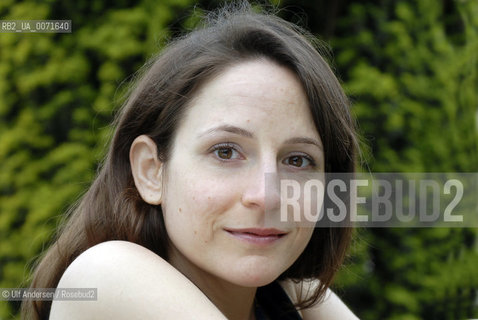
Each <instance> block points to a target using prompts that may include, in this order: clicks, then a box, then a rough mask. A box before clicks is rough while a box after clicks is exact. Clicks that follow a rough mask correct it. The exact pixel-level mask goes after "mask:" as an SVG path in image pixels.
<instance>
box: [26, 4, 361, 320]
mask: <svg viewBox="0 0 478 320" xmlns="http://www.w3.org/2000/svg"><path fill="white" fill-rule="evenodd" d="M311 39H312V37H311V36H309V35H307V34H306V33H305V32H304V31H303V30H301V29H300V28H299V27H297V26H295V25H293V24H291V23H288V22H286V21H284V20H282V19H280V18H278V17H276V16H274V15H269V14H263V13H255V12H253V11H252V9H251V8H250V6H249V5H247V4H240V5H236V6H234V8H232V9H231V8H226V9H222V10H220V11H218V12H216V13H214V14H210V15H209V16H208V17H207V18H206V19H205V25H204V26H202V27H201V28H198V29H197V30H195V31H193V32H191V33H189V34H188V35H186V36H184V37H182V38H180V39H177V40H175V41H173V42H171V43H170V44H169V46H168V47H167V48H166V49H164V50H163V51H162V52H161V54H159V55H158V56H157V57H156V58H155V59H153V60H152V61H151V62H150V63H149V64H148V65H147V67H146V69H145V70H146V71H145V73H144V75H143V76H142V77H141V79H140V80H139V81H138V82H137V84H136V85H135V87H134V88H133V89H132V91H131V92H130V94H129V97H128V99H127V101H126V102H125V104H124V105H123V107H122V109H121V112H120V113H119V115H118V118H117V120H116V131H115V133H114V136H113V139H112V142H111V145H110V148H109V152H108V154H107V157H106V159H105V160H104V163H103V165H102V167H101V169H100V171H99V173H98V176H97V177H96V179H95V181H94V182H93V184H92V186H91V187H90V188H89V190H88V191H87V192H86V194H85V195H84V196H83V198H82V199H81V201H79V203H78V204H77V205H76V206H75V207H74V208H72V209H71V211H70V212H71V215H70V217H69V218H68V220H67V222H66V223H65V225H64V226H63V228H62V229H61V231H59V232H58V236H57V238H56V241H55V242H54V243H53V244H52V245H51V247H50V248H49V249H48V250H47V251H46V253H45V255H44V256H43V258H42V259H41V261H40V262H39V264H38V265H37V267H36V270H35V272H34V274H33V281H32V284H31V287H36V288H53V287H56V286H57V285H58V282H59V280H60V278H61V276H62V274H63V273H64V271H65V269H66V268H67V267H68V266H69V265H70V263H71V262H72V261H73V260H74V259H75V258H76V257H77V256H78V255H80V254H81V253H82V252H84V251H85V250H87V249H88V248H90V247H92V246H94V245H96V244H98V243H100V242H104V241H108V240H126V241H131V242H135V243H138V244H140V245H142V246H144V247H146V248H148V249H150V250H152V251H153V252H155V253H156V254H158V255H160V256H161V257H163V258H164V259H166V260H167V259H168V257H167V251H168V235H167V233H166V230H165V227H164V222H163V216H162V211H161V206H154V205H149V204H147V203H146V202H144V201H143V200H142V199H141V197H140V196H139V194H138V192H137V190H136V187H135V185H134V181H133V177H132V173H131V168H130V163H129V149H130V146H131V144H132V142H133V140H134V139H135V138H136V137H138V136H139V135H142V134H146V135H148V136H150V137H151V138H152V139H153V140H154V141H155V142H156V144H157V147H158V154H159V157H160V159H161V160H162V161H163V162H167V160H168V157H169V154H168V152H169V151H170V150H171V143H172V141H173V135H174V133H175V130H176V129H177V127H178V124H179V122H180V121H181V119H182V114H183V113H184V111H185V109H186V108H185V107H186V106H187V104H188V102H189V101H190V100H191V99H192V97H193V96H194V94H195V93H196V92H197V89H198V87H199V86H200V85H201V84H203V83H204V82H205V81H206V80H208V79H210V78H212V77H213V76H215V75H217V74H218V73H220V72H221V71H223V70H224V69H225V68H227V67H228V66H231V65H234V64H237V63H238V62H241V61H244V60H251V59H254V58H258V57H265V58H268V59H270V60H272V61H275V62H276V63H278V64H280V65H283V66H285V67H287V68H289V69H291V70H292V71H293V72H294V73H295V74H296V75H297V77H298V78H299V79H300V81H301V83H302V85H303V87H304V89H305V92H306V94H307V96H308V99H309V105H310V110H311V112H312V116H313V120H314V122H315V125H316V128H317V130H318V132H319V134H320V137H321V138H322V142H323V145H324V153H325V171H326V172H353V171H354V162H355V154H356V148H357V147H356V145H357V144H356V138H355V131H354V124H353V120H352V119H351V117H350V113H349V110H348V108H349V103H348V100H347V98H346V96H345V95H344V93H343V91H342V88H341V86H340V84H339V82H338V81H337V79H336V77H335V76H334V74H333V72H332V71H331V69H330V68H329V66H328V64H327V63H326V62H325V60H324V59H323V58H322V57H321V55H320V54H319V53H318V51H317V48H316V47H315V46H314V45H313V43H314V42H313V41H312V40H311ZM350 237H351V229H350V228H321V229H319V228H316V229H315V230H314V233H313V235H312V238H311V240H310V242H309V244H308V246H307V247H306V249H305V250H304V252H303V253H302V254H301V256H300V257H299V258H298V260H297V261H296V262H295V263H294V264H293V265H292V266H291V267H290V268H289V269H288V270H286V271H285V272H284V274H282V275H281V279H293V280H302V279H308V278H316V279H320V286H319V287H318V288H317V289H316V291H315V292H314V294H313V295H310V296H308V297H307V298H304V299H303V300H302V301H299V303H298V305H297V307H299V308H305V307H308V306H311V305H312V304H313V303H315V302H316V301H318V300H319V299H320V298H322V297H323V296H324V293H325V290H326V289H327V288H328V287H329V286H330V284H331V283H332V279H333V277H334V274H335V273H336V271H337V269H338V268H339V266H340V265H341V263H342V261H343V259H344V256H345V253H346V250H347V247H348V245H349V241H350ZM50 308H51V302H50V301H27V302H25V303H24V304H23V305H22V312H23V315H24V316H27V317H28V318H29V319H30V318H31V319H47V318H48V315H49V312H50Z"/></svg>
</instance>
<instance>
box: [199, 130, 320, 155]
mask: <svg viewBox="0 0 478 320" xmlns="http://www.w3.org/2000/svg"><path fill="white" fill-rule="evenodd" d="M220 131H223V132H229V133H233V134H237V135H239V136H243V137H246V138H254V134H253V133H252V132H250V131H248V130H246V129H243V128H239V127H236V126H232V125H228V124H226V125H221V126H218V127H214V128H211V129H208V130H206V131H204V132H202V133H200V134H199V135H198V137H202V136H205V135H209V134H213V133H216V132H220ZM284 144H311V145H314V146H316V147H317V148H319V149H320V150H323V147H322V144H321V143H320V142H319V141H317V140H316V139H312V138H307V137H294V138H290V139H287V140H286V141H285V142H284Z"/></svg>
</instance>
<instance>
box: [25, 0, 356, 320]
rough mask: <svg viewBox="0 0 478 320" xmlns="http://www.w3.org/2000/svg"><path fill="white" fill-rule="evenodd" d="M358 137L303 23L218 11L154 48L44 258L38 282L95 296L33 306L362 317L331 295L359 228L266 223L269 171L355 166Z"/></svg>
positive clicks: (71, 310)
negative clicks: (103, 153) (104, 152)
mask: <svg viewBox="0 0 478 320" xmlns="http://www.w3.org/2000/svg"><path fill="white" fill-rule="evenodd" d="M355 151H356V140H355V135H354V129H353V121H352V120H351V118H350V115H349V111H348V102H347V99H346V97H345V96H344V94H343V92H342V89H341V87H340V85H339V83H338V81H337V79H336V78H335V76H334V75H333V73H332V71H331V70H330V68H329V67H328V65H327V63H326V62H325V61H324V60H323V59H322V58H321V56H320V55H319V54H318V53H317V51H316V49H315V48H314V46H313V45H311V42H310V41H309V40H307V37H306V36H304V35H303V33H302V31H301V30H299V28H297V27H296V26H294V25H292V24H289V23H287V22H285V21H283V20H281V19H279V18H277V17H275V16H271V15H266V14H258V13H253V12H252V11H251V10H250V9H249V8H248V7H247V6H242V8H239V9H238V8H236V9H233V10H230V9H225V10H222V11H221V12H220V13H218V14H217V15H215V16H214V17H212V16H210V18H209V21H208V23H207V26H205V27H203V28H201V29H198V30H196V31H194V32H192V33H190V34H189V35H187V36H186V37H184V38H181V39H179V40H176V41H174V42H172V43H171V44H170V45H169V46H168V47H167V48H166V49H165V50H163V52H162V53H161V54H160V55H159V56H158V57H157V58H155V59H154V60H153V61H152V63H151V64H150V66H149V68H148V69H147V71H146V72H145V73H144V75H143V76H142V78H141V79H140V80H139V82H138V83H137V85H136V87H135V88H134V89H133V90H132V92H131V93H130V95H129V98H128V100H127V101H126V103H125V105H124V106H123V109H122V112H121V113H120V115H119V117H118V122H117V129H116V131H115V134H114V137H113V140H112V143H111V146H110V149H109V153H108V156H107V158H106V160H105V162H104V164H103V166H102V168H101V170H100V172H99V174H98V177H97V178H96V180H95V181H94V183H93V185H92V186H91V187H90V189H89V190H88V192H87V193H86V194H85V196H84V197H83V198H82V200H81V201H80V202H79V204H78V206H77V207H76V208H75V209H74V210H73V211H72V214H71V217H70V218H69V220H68V222H67V223H66V225H65V227H64V228H63V229H62V231H61V232H59V236H58V238H57V240H56V242H55V243H54V244H53V245H52V246H51V248H50V249H49V250H48V251H47V253H46V255H45V256H44V258H43V259H42V260H41V262H40V263H39V265H38V266H37V268H36V271H35V273H34V277H33V282H32V287H37V288H48V287H62V288H66V287H90V288H91V287H93V288H98V300H97V301H95V302H84V301H83V302H82V301H76V302H75V301H69V302H66V301H54V302H53V304H51V302H42V301H34V302H31V303H30V304H25V305H24V306H23V309H24V310H23V311H24V315H26V316H28V317H29V318H35V319H46V318H48V317H50V318H51V319H64V318H68V319H91V318H98V319H103V318H114V319H130V318H134V319H156V318H159V319H162V318H165V319H170V318H171V319H224V318H225V317H226V318H228V319H261V318H265V319H267V318H270V319H280V318H284V319H286V318H289V319H296V318H298V317H299V316H301V317H303V318H304V319H319V318H321V317H325V318H333V317H336V318H340V319H344V318H354V316H353V314H352V313H351V312H350V311H349V310H348V309H347V308H346V307H345V306H344V305H343V304H342V303H341V302H340V300H339V299H338V298H337V297H336V296H335V295H334V294H333V293H330V294H326V293H327V290H328V287H329V286H330V284H331V282H332V279H333V276H334V274H335V272H336V271H337V269H338V268H339V266H340V264H341V263H342V261H343V258H344V256H345V252H346V249H347V247H348V244H349V241H350V236H351V230H350V228H329V229H324V228H320V229H319V228H315V229H314V228H306V227H300V226H297V225H294V224H286V225H284V224H281V225H280V226H279V225H274V224H270V223H269V222H268V224H265V223H264V215H265V214H266V209H265V206H266V204H265V202H266V198H267V197H266V196H268V195H266V191H267V190H264V189H265V187H264V186H265V176H266V174H282V173H284V174H295V173H297V174H300V173H316V172H353V170H354V159H355ZM272 198H274V197H272ZM276 198H277V197H276ZM273 205H277V203H275V204H273ZM267 221H274V219H272V220H271V219H270V218H269V219H268V220H267ZM297 310H299V311H297Z"/></svg>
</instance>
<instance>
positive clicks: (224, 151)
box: [216, 148, 233, 160]
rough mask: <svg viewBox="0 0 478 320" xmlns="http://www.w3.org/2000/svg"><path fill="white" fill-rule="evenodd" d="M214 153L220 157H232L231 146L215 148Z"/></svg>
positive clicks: (227, 158) (226, 158)
mask: <svg viewBox="0 0 478 320" xmlns="http://www.w3.org/2000/svg"><path fill="white" fill-rule="evenodd" d="M216 154H217V156H218V157H219V158H221V159H224V160H229V159H231V158H232V154H233V151H232V149H231V148H221V149H218V150H216Z"/></svg>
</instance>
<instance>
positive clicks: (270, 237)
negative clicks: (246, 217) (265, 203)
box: [224, 228, 287, 245]
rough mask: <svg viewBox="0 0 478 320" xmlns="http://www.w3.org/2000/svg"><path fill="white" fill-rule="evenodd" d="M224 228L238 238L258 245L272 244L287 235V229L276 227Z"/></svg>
mask: <svg viewBox="0 0 478 320" xmlns="http://www.w3.org/2000/svg"><path fill="white" fill-rule="evenodd" d="M224 230H225V231H226V232H227V233H229V234H230V235H232V236H233V237H234V238H236V239H239V240H241V241H245V242H248V243H252V244H256V245H268V244H272V243H274V242H276V241H278V240H280V239H281V238H282V237H284V236H285V235H287V232H286V231H282V230H278V229H274V228H264V229H263V228H242V229H232V228H226V229H224Z"/></svg>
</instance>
